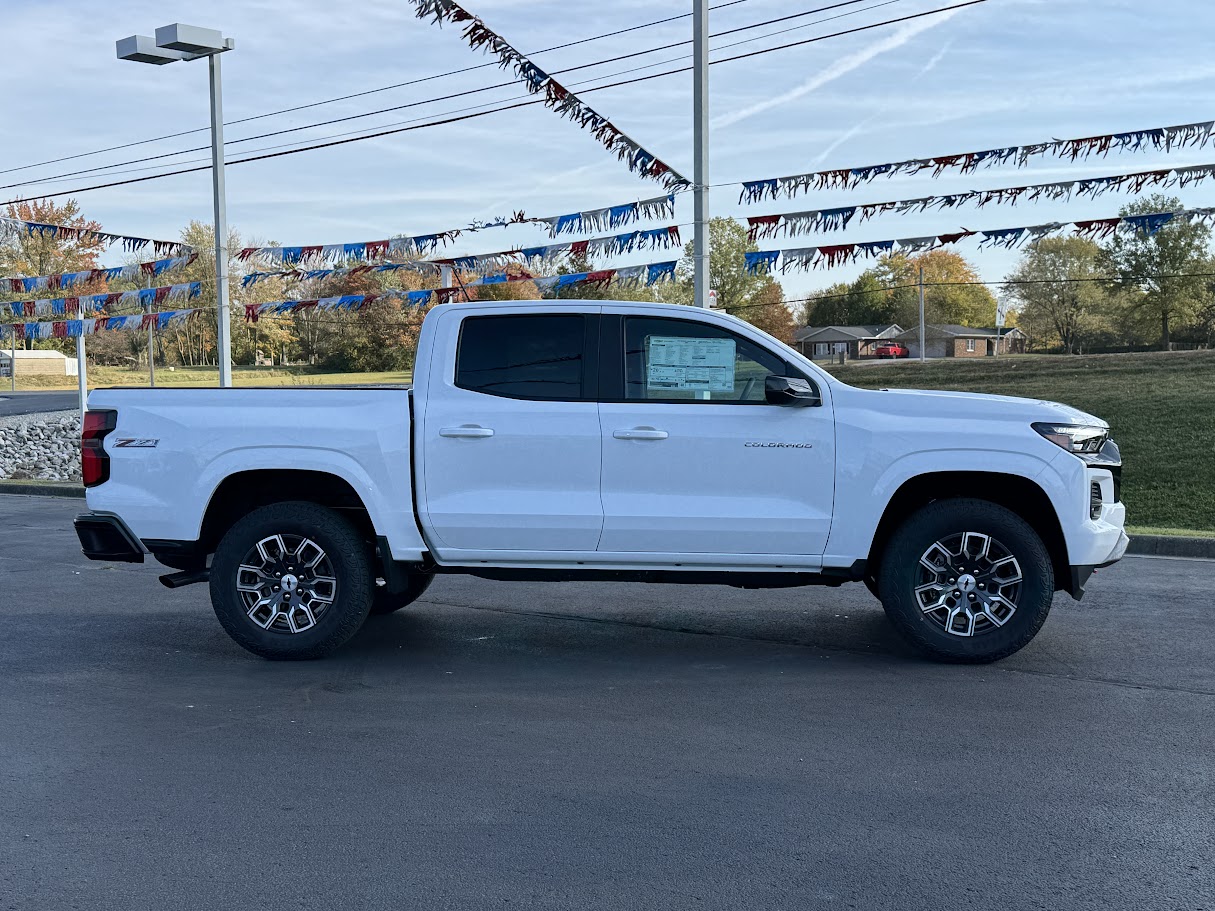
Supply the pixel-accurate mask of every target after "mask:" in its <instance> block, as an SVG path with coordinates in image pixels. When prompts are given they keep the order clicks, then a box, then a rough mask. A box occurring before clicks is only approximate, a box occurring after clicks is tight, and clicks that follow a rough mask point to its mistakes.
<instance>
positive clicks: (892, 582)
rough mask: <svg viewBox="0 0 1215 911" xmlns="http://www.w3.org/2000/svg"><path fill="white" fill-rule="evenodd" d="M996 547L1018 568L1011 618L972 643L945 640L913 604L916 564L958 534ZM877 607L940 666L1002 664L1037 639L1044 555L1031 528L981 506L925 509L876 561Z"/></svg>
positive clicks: (1048, 591) (1049, 570) (1047, 586)
mask: <svg viewBox="0 0 1215 911" xmlns="http://www.w3.org/2000/svg"><path fill="white" fill-rule="evenodd" d="M967 531H970V532H979V533H981V534H985V535H990V536H991V537H992V538H995V539H996V540H997V541H999V542H1000V543H1001V544H1002V545H1003V546H1004V547H1006V548H1008V550H1009V551H1010V552H1011V553H1012V554H1013V555H1014V556H1015V557H1016V558H1017V562H1018V563H1019V564H1020V566H1021V573H1022V582H1021V595H1020V598H1019V599H1018V603H1017V610H1016V612H1015V613H1014V614H1013V616H1012V617H1011V618H1010V619H1009V620H1008V622H1007V623H1005V624H1004V626H1002V627H1000V628H999V629H995V630H990V631H988V632H986V633H982V634H980V635H978V636H973V637H964V636H956V635H952V634H950V633H947V632H946V631H945V629H944V628H943V627H942V626H941V625H940V624H939V623H937V621H936V620H934V619H933V618H932V617H929V616H928V615H927V614H925V613H924V612H923V611H922V610H921V609H920V607H919V605H918V604H917V603H916V599H915V592H914V589H915V586H916V584H917V580H918V573H919V566H920V563H919V560H920V557H921V556H922V555H923V554H924V552H925V551H927V550H928V548H929V547H930V546H931V545H932V544H933V543H934V542H936V541H942V540H944V539H946V538H948V537H950V536H952V535H956V534H959V533H961V532H967ZM880 587H881V599H882V605H883V607H884V608H885V609H886V613H887V615H888V616H889V617H890V619H891V621H892V622H893V623H894V625H895V626H896V627H897V628H898V629H899V631H900V632H902V633H903V634H904V636H906V637H907V638H908V639H909V640H910V641H911V642H912V643H913V644H914V645H916V646H917V647H919V648H920V649H922V650H923V651H926V652H927V653H929V654H930V655H931V656H932V657H934V658H938V659H940V660H944V661H955V662H967V663H982V662H987V661H996V660H999V659H1000V658H1004V657H1007V656H1008V655H1011V654H1013V653H1014V652H1016V651H1018V650H1020V649H1021V648H1023V647H1024V646H1025V645H1026V644H1028V643H1029V641H1030V640H1032V639H1033V638H1034V636H1035V635H1037V633H1038V630H1040V629H1041V628H1042V624H1043V623H1044V622H1045V621H1046V617H1047V615H1048V614H1049V613H1050V607H1051V602H1052V600H1053V599H1054V593H1055V585H1054V570H1053V566H1052V563H1051V559H1050V554H1049V553H1048V552H1047V550H1046V546H1045V545H1044V544H1043V543H1042V540H1041V538H1040V537H1039V536H1038V534H1037V533H1036V532H1035V531H1034V530H1033V528H1032V527H1031V526H1030V525H1029V524H1028V523H1027V522H1025V520H1024V519H1022V518H1021V517H1020V516H1018V515H1016V514H1015V513H1013V512H1012V511H1010V510H1008V509H1005V508H1004V507H1002V506H998V505H996V504H994V503H990V502H988V501H985V500H973V499H961V498H958V499H950V500H938V501H936V502H934V503H931V504H929V505H928V506H926V507H924V508H923V509H921V510H920V511H918V512H917V513H915V514H914V515H913V516H912V517H911V518H909V519H908V520H907V521H906V522H905V523H904V524H903V525H902V526H901V527H900V528H899V529H898V531H896V532H895V534H894V536H893V537H892V538H891V540H890V544H889V546H888V547H887V549H886V553H885V555H884V556H883V559H882V569H881V582H880Z"/></svg>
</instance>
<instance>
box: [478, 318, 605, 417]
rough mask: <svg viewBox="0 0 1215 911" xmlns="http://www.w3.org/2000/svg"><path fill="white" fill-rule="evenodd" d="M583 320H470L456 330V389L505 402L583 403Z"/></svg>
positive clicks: (584, 394) (584, 334)
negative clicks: (492, 396)
mask: <svg viewBox="0 0 1215 911" xmlns="http://www.w3.org/2000/svg"><path fill="white" fill-rule="evenodd" d="M586 319H587V318H586V317H585V316H582V315H579V314H518V315H511V316H470V317H469V318H468V319H466V320H464V324H463V325H462V326H461V328H460V345H459V348H458V349H457V351H456V385H457V386H459V387H460V388H461V389H468V390H470V391H472V392H481V393H484V394H486V395H497V396H503V397H505V398H515V399H541V400H548V401H579V400H583V399H585V398H586V390H585V388H584V383H583V362H584V360H585V351H584V348H585V338H586Z"/></svg>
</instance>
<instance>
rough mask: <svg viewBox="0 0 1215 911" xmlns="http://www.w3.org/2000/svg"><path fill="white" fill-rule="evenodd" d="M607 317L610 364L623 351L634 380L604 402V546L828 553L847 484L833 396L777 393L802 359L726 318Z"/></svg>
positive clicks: (622, 364) (625, 376) (605, 352)
mask: <svg viewBox="0 0 1215 911" xmlns="http://www.w3.org/2000/svg"><path fill="white" fill-rule="evenodd" d="M603 319H604V330H603V332H604V334H603V339H604V342H603V348H602V350H601V357H602V358H603V361H604V363H603V365H602V368H601V369H602V370H603V375H604V377H605V378H606V377H608V376H610V374H611V369H612V363H611V362H612V361H613V360H614V362H615V364H616V365H617V368H616V369H618V370H619V371H621V379H622V380H623V383H622V385H621V386H619V387H618V388H617V390H616V391H617V392H618V393H620V394H619V396H618V398H617V400H616V401H608V400H605V401H603V403H602V404H601V405H600V418H601V423H602V425H603V509H604V525H603V536H602V538H601V540H600V543H599V550H600V551H601V552H609V553H637V552H643V553H654V554H659V553H660V554H681V553H682V554H705V553H717V554H802V555H820V554H822V553H823V552H824V550H825V548H826V543H827V535H828V533H829V532H830V530H831V513H832V506H833V499H834V494H835V428H834V420H833V418H832V411H831V404H830V401H829V400H827V399H826V398H825V399H824V402H823V404H822V405H821V406H819V407H792V406H787V405H769V404H767V403H766V401H765V380H766V378H767V377H768V376H772V375H778V376H787V375H802V374H801V371H798V370H796V369H795V368H794V367H792V366H791V365H790V364H788V363H787V362H786V361H785V360H784V358H783V357H782V356H780V355H778V354H776V353H774V352H773V351H771V350H769V349H768V348H766V347H765V346H764V345H763V344H761V343H760V342H758V341H756V340H753V339H749V338H746V337H744V336H743V335H742V334H740V333H737V332H734V331H731V330H730V329H728V328H725V327H724V326H714V325H708V324H706V323H703V322H699V321H691V320H682V319H671V318H664V317H652V316H628V315H625V316H613V315H605V316H604V317H603ZM613 339H614V341H613ZM607 382H609V381H605V385H606V384H607ZM820 392H823V393H824V395H825V391H824V390H820Z"/></svg>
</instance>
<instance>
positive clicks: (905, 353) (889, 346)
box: [873, 342, 911, 357]
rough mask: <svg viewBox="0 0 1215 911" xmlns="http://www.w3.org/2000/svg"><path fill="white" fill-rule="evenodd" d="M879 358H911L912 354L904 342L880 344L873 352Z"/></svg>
mask: <svg viewBox="0 0 1215 911" xmlns="http://www.w3.org/2000/svg"><path fill="white" fill-rule="evenodd" d="M873 353H874V354H875V355H877V356H878V357H910V356H911V352H910V351H909V350H908V349H907V346H906V345H904V344H903V343H902V342H878V346H877V347H876V348H875V349H874V350H873Z"/></svg>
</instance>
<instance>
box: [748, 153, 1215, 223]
mask: <svg viewBox="0 0 1215 911" xmlns="http://www.w3.org/2000/svg"><path fill="white" fill-rule="evenodd" d="M1212 177H1215V164H1204V165H1194V166H1192V167H1186V168H1163V169H1156V170H1153V171H1137V172H1135V173H1132V174H1119V175H1115V176H1113V177H1088V178H1084V179H1081V180H1066V181H1061V182H1057V183H1041V184H1029V185H1027V186H1023V187H1004V188H1001V189H998V190H968V191H964V192H961V193H949V194H944V195H939V196H922V197H920V198H918V199H900V200H895V201H892V202H873V203H864V204H862V205H855V206H843V207H840V208H834V209H815V210H811V211H808V212H785V213H781V214H779V215H758V216H754V217H751V218H748V219H747V225H748V231H747V237H748V239H749V240H750V241H752V242H754V241H756V240H769V239H771V238H774V237H777V236H779V235H780V234H784V235H785V236H786V237H792V236H794V235H798V234H812V233H818V232H829V231H842V230H844V229H845V228H846V227H848V224H849V222H851V221H852V220H853V218H856V219H857V220H858V222H864V221H868V220H869V219H870V218H873V217H874V216H876V215H882V214H885V213H889V212H893V213H895V214H898V215H907V214H909V213H913V212H927V211H930V210H934V209H935V210H941V211H944V210H946V209H955V208H958V207H959V206H963V205H969V204H972V203H973V204H974V205H976V206H977V207H978V208H980V209H981V208H983V207H984V206H986V205H989V204H993V203H995V204H1001V205H1016V204H1017V202H1019V201H1021V200H1024V201H1026V202H1037V201H1039V200H1043V199H1049V200H1060V199H1063V200H1069V199H1071V198H1072V196H1073V195H1074V196H1077V197H1089V198H1093V199H1095V198H1096V197H1098V196H1100V195H1102V194H1103V193H1106V192H1108V191H1129V192H1131V193H1140V192H1142V191H1143V190H1145V189H1147V188H1148V187H1153V188H1159V189H1164V188H1174V187H1176V188H1185V187H1189V186H1192V185H1194V184H1196V183H1199V182H1201V181H1203V180H1208V179H1210V178H1212Z"/></svg>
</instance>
